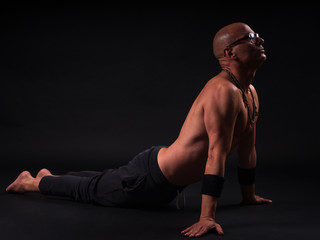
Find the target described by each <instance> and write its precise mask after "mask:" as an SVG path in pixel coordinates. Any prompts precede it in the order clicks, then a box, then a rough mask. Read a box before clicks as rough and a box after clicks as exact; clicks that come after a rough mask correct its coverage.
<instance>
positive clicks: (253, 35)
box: [227, 33, 259, 47]
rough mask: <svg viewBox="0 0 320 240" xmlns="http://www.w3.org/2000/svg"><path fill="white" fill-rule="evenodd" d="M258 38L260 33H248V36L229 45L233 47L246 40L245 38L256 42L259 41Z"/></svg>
mask: <svg viewBox="0 0 320 240" xmlns="http://www.w3.org/2000/svg"><path fill="white" fill-rule="evenodd" d="M258 38H259V34H258V33H248V35H247V36H245V37H243V38H240V39H238V40H236V41H234V42H233V43H231V44H229V45H228V46H227V47H232V46H234V45H236V44H238V43H239V42H240V41H242V40H245V39H250V40H251V41H252V43H254V44H255V43H256V42H257V39H258Z"/></svg>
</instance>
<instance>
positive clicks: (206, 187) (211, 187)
mask: <svg viewBox="0 0 320 240" xmlns="http://www.w3.org/2000/svg"><path fill="white" fill-rule="evenodd" d="M223 184H224V178H223V177H221V176H218V175H211V174H206V175H204V176H203V180H202V190H201V192H202V194H205V195H210V196H213V197H220V195H221V193H222V189H223Z"/></svg>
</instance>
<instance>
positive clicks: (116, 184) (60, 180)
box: [39, 169, 128, 206]
mask: <svg viewBox="0 0 320 240" xmlns="http://www.w3.org/2000/svg"><path fill="white" fill-rule="evenodd" d="M123 184H124V183H123V181H122V179H121V178H120V175H119V170H118V169H115V170H114V169H109V170H106V171H104V172H102V173H99V174H98V173H96V174H95V175H94V176H91V177H86V176H74V175H63V176H59V177H51V176H46V177H43V178H42V180H41V181H40V183H39V189H40V192H41V193H42V194H46V195H52V196H62V197H70V198H73V199H74V200H76V201H78V202H85V203H95V204H100V205H103V206H123V205H125V203H126V202H127V201H128V196H126V194H125V193H124V192H123Z"/></svg>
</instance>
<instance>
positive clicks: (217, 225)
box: [216, 224, 224, 236]
mask: <svg viewBox="0 0 320 240" xmlns="http://www.w3.org/2000/svg"><path fill="white" fill-rule="evenodd" d="M216 231H217V233H218V234H219V235H220V236H221V235H223V234H224V232H223V229H222V227H221V226H220V224H216Z"/></svg>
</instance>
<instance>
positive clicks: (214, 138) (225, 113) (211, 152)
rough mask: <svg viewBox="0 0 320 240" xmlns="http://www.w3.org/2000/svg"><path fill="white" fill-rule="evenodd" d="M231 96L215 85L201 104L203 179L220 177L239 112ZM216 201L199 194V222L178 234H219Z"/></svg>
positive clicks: (215, 197)
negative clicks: (204, 156) (204, 149)
mask: <svg viewBox="0 0 320 240" xmlns="http://www.w3.org/2000/svg"><path fill="white" fill-rule="evenodd" d="M235 96H236V94H235V91H234V89H232V88H231V89H230V88H227V87H225V86H218V87H217V88H216V91H215V92H214V93H213V94H212V96H210V97H211V98H208V99H207V101H206V104H205V105H204V124H205V127H206V131H207V134H208V138H209V147H208V159H207V163H206V168H205V172H204V177H205V176H211V177H212V176H213V177H214V178H216V179H218V180H219V178H223V177H224V169H225V160H226V158H227V155H228V153H229V152H230V149H231V146H232V138H233V131H234V126H235V122H236V118H237V115H238V113H239V110H238V109H239V108H238V105H237V101H236V97H235ZM204 180H205V178H204ZM219 181H220V180H219ZM220 182H221V181H220ZM209 185H210V184H209ZM209 192H210V190H209ZM217 202H218V196H217V195H216V194H210V193H209V194H207V193H206V194H202V204H201V214H200V219H199V221H198V222H197V223H195V224H193V225H192V226H191V227H189V228H187V229H186V230H184V231H182V234H184V235H185V236H188V237H200V236H202V235H204V234H206V233H207V232H209V231H211V230H214V229H215V230H216V231H217V232H218V234H220V235H222V234H223V230H222V228H221V226H220V225H219V224H217V223H216V222H215V212H216V207H217Z"/></svg>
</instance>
